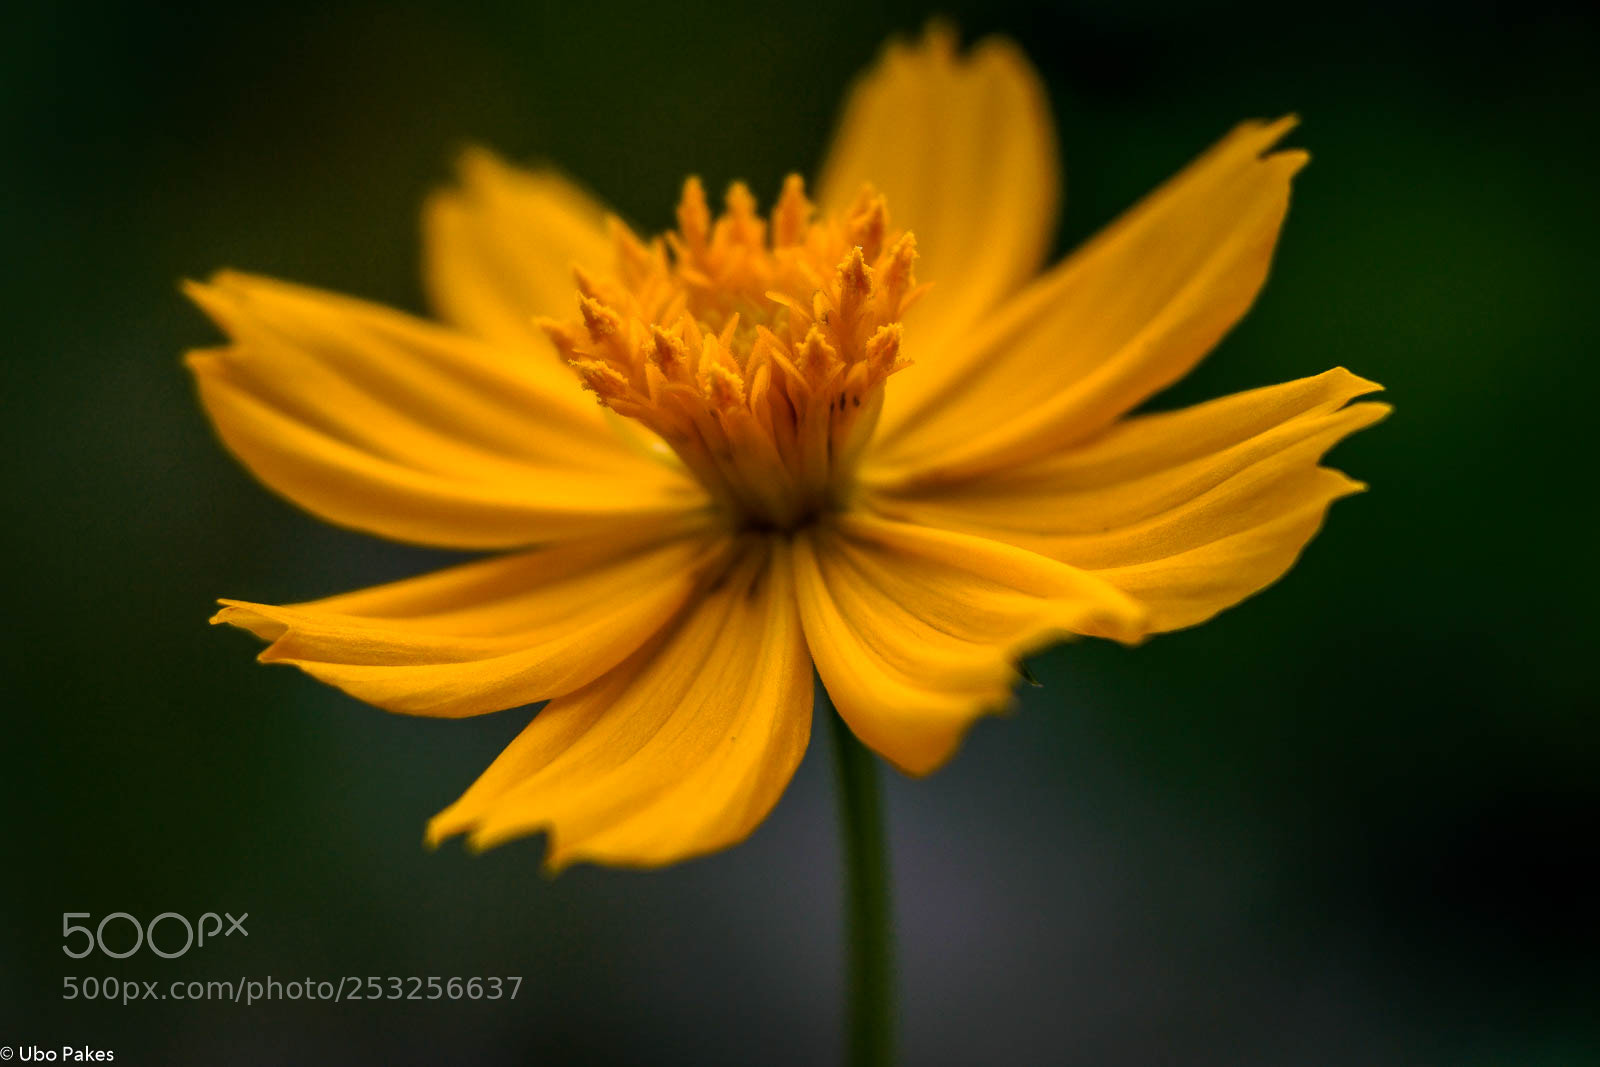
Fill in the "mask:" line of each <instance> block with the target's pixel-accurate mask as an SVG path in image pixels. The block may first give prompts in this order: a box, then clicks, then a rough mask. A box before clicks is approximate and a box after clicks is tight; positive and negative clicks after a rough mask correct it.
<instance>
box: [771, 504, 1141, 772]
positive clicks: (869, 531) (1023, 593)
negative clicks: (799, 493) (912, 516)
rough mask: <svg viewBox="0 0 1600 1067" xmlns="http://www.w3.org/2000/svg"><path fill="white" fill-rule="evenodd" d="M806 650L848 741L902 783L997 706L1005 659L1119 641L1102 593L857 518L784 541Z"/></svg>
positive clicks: (1122, 614) (975, 542) (929, 534)
mask: <svg viewBox="0 0 1600 1067" xmlns="http://www.w3.org/2000/svg"><path fill="white" fill-rule="evenodd" d="M795 560H796V567H797V582H796V588H797V590H798V592H799V597H800V617H801V619H802V620H803V621H804V624H805V631H806V642H807V644H808V645H809V647H810V649H811V655H812V658H813V659H814V660H815V661H816V664H817V672H818V673H819V674H820V675H821V676H822V681H823V684H824V685H826V686H827V687H828V694H829V696H830V697H832V698H833V702H834V706H835V707H836V708H837V709H838V711H839V714H840V715H842V716H843V717H844V720H845V722H847V723H849V725H850V728H851V729H852V730H853V731H855V733H856V736H857V737H859V738H861V740H862V741H863V742H865V743H866V744H867V745H868V746H870V747H871V748H873V749H874V750H875V751H877V752H878V753H879V754H881V755H882V756H884V757H885V758H886V759H888V760H889V761H890V762H892V763H894V764H895V765H896V766H898V767H900V768H901V769H903V770H905V771H907V772H909V773H912V774H927V773H929V772H931V771H933V770H935V769H936V768H938V767H939V766H940V765H941V764H943V763H944V762H945V760H947V759H949V758H950V756H951V755H952V754H953V753H954V752H955V749H956V746H957V745H958V744H959V743H960V740H961V737H962V735H963V734H964V733H965V732H966V730H967V728H968V727H969V726H970V725H971V724H972V723H973V722H974V721H975V720H976V719H977V718H978V717H980V716H981V715H984V714H985V713H988V712H993V711H997V710H1002V709H1004V708H1005V707H1006V706H1007V705H1008V703H1009V701H1010V698H1011V687H1012V685H1013V684H1014V683H1015V682H1016V680H1017V673H1016V669H1015V665H1016V661H1017V659H1018V657H1020V656H1022V655H1024V654H1026V653H1027V652H1029V651H1032V650H1034V649H1036V648H1038V647H1040V646H1042V645H1044V644H1047V643H1049V642H1051V641H1054V640H1058V639H1060V638H1061V637H1063V636H1067V635H1071V634H1095V635H1100V636H1109V637H1118V638H1123V639H1129V640H1131V639H1133V638H1134V637H1135V636H1136V635H1137V634H1138V633H1140V632H1142V629H1143V612H1142V609H1141V608H1140V607H1139V606H1138V605H1137V604H1136V603H1134V602H1133V601H1132V600H1131V599H1129V598H1128V597H1127V596H1125V595H1123V594H1122V593H1121V592H1119V591H1118V590H1117V589H1115V588H1114V587H1112V586H1111V585H1110V584H1108V583H1106V582H1104V581H1102V580H1100V579H1098V578H1095V577H1094V576H1092V575H1088V574H1085V573H1083V572H1082V571H1079V570H1077V569H1075V568H1073V567H1067V566H1063V565H1062V564H1060V563H1057V562H1055V561H1053V560H1049V559H1046V558H1045V557H1043V556H1040V555H1037V554H1035V553H1032V552H1028V551H1025V550H1022V549H1019V548H1016V547H1013V546H1011V545H1005V544H1001V543H999V542H997V541H991V540H986V539H984V538H979V537H972V536H968V535H965V534H957V533H950V532H948V531H942V530H934V529H929V528H927V527H922V526H916V525H909V524H905V523H897V522H889V521H886V520H883V519H876V518H870V517H866V516H842V517H840V518H838V519H837V520H836V521H835V522H834V523H833V524H832V525H831V526H823V527H818V528H814V529H812V530H808V531H806V532H804V533H802V534H801V535H800V536H799V537H798V538H797V539H796V551H795Z"/></svg>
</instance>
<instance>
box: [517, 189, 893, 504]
mask: <svg viewBox="0 0 1600 1067" xmlns="http://www.w3.org/2000/svg"><path fill="white" fill-rule="evenodd" d="M814 215H815V211H814V209H813V207H812V204H811V203H810V201H809V200H807V199H806V194H805V186H804V183H803V182H802V181H801V179H800V177H799V176H798V175H790V176H789V178H788V179H786V180H785V182H784V185H783V192H782V194H781V196H780V197H779V199H778V202H777V204H776V206H775V207H774V208H773V210H772V214H771V218H770V220H769V219H764V218H762V217H761V216H760V215H758V214H757V213H756V202H755V198H754V197H753V196H751V194H750V190H749V189H747V188H746V187H745V186H744V185H743V184H739V183H736V184H734V185H733V186H732V187H731V188H730V189H729V190H728V194H727V198H726V201H725V210H724V212H723V214H722V215H721V216H720V217H718V218H715V219H713V218H712V216H711V212H710V210H709V208H708V207H707V205H706V198H705V190H704V189H703V188H702V186H701V184H700V181H699V179H697V178H690V179H689V180H688V181H687V182H686V183H685V184H684V188H683V198H682V200H681V201H680V202H679V204H678V228H677V230H675V231H673V232H671V233H668V234H666V235H665V236H664V237H660V238H657V239H655V240H654V241H651V242H650V243H648V244H646V243H645V242H643V241H641V240H640V239H639V238H638V237H636V236H634V234H633V233H632V232H631V231H629V230H628V228H627V227H626V226H624V225H623V224H622V223H620V222H616V221H613V228H614V234H615V237H616V241H617V250H618V255H617V263H616V269H615V271H614V272H613V273H612V274H610V275H607V276H599V275H596V274H592V273H590V272H589V271H587V270H584V269H582V268H581V267H580V268H578V269H577V270H576V271H575V274H576V279H577V285H578V294H579V295H578V315H577V316H576V317H574V318H572V319H569V320H542V321H541V322H540V325H541V326H542V327H543V328H544V330H545V331H546V332H547V333H548V334H549V335H550V337H551V339H552V340H553V341H554V342H555V344H556V347H557V348H558V349H559V350H560V351H561V353H562V355H564V356H565V357H566V359H567V361H568V362H569V363H571V364H572V366H573V367H574V368H575V369H576V370H577V372H578V374H579V376H580V377H581V378H582V379H583V384H584V385H585V386H586V387H587V388H589V389H590V390H592V391H593V392H594V393H595V395H596V396H598V397H599V399H600V402H601V403H602V404H604V405H606V406H607V407H608V408H610V409H611V410H612V411H615V412H617V413H618V414H620V415H625V416H628V417H630V418H634V419H637V420H638V421H639V422H641V423H642V424H644V425H645V426H647V427H649V428H650V429H651V430H653V431H654V432H655V433H657V434H658V435H660V437H661V438H662V440H664V441H666V443H667V444H668V445H670V446H671V447H672V449H673V450H674V451H675V452H677V454H678V456H679V457H680V458H682V460H683V462H684V464H685V465H686V466H687V467H688V468H689V469H690V470H691V471H693V472H694V474H695V475H696V476H697V477H698V478H699V479H700V481H701V482H702V483H704V485H705V487H706V489H707V490H708V491H710V493H711V494H712V495H713V496H714V497H715V498H716V499H717V500H718V502H719V503H720V504H721V505H722V506H724V507H725V508H726V509H728V510H729V511H730V513H731V514H733V515H734V516H735V518H736V519H737V520H738V521H740V522H742V523H745V524H748V525H757V526H770V527H776V528H778V529H793V528H795V527H797V526H799V525H802V524H804V523H806V522H808V521H810V520H811V519H813V518H815V517H816V516H817V515H818V514H820V513H822V512H824V511H827V510H830V509H833V508H837V507H840V506H841V505H842V504H843V503H844V501H845V498H846V497H847V496H848V494H849V491H850V486H851V483H852V480H853V472H854V468H855V463H856V458H857V457H858V456H859V455H860V452H861V449H862V446H863V445H864V444H865V443H866V441H867V440H868V438H870V436H871V434H872V430H873V427H874V425H875V424H876V423H877V418H878V412H879V410H880V408H881V407H882V404H883V383H884V381H885V379H887V378H888V377H889V375H891V374H893V373H894V372H895V371H897V370H900V369H901V368H902V367H904V366H906V365H907V363H906V360H905V359H904V358H903V357H902V356H901V354H900V322H899V320H900V317H901V316H902V315H903V314H904V312H905V310H906V308H907V307H909V306H910V304H911V303H912V301H914V300H915V299H916V298H917V297H918V296H919V295H920V294H921V292H922V291H923V288H925V287H923V288H919V287H918V286H917V285H916V282H915V280H914V279H913V277H912V262H913V260H915V258H916V242H915V240H914V239H913V237H912V235H911V234H910V233H909V232H904V233H894V232H892V231H890V229H889V212H888V205H887V204H886V202H885V200H884V198H883V197H882V196H880V195H878V194H877V193H876V192H874V191H873V190H872V189H871V188H865V189H863V190H862V192H861V194H860V195H859V196H858V197H857V198H856V201H855V203H854V204H853V205H852V206H851V208H850V209H849V210H848V211H847V212H845V213H844V215H843V216H842V217H838V218H824V219H820V220H819V219H815V218H814Z"/></svg>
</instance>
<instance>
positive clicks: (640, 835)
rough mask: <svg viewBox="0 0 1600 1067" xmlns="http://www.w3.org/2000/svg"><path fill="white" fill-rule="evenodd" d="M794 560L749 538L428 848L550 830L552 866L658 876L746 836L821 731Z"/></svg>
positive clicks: (442, 817) (511, 757) (777, 545)
mask: <svg viewBox="0 0 1600 1067" xmlns="http://www.w3.org/2000/svg"><path fill="white" fill-rule="evenodd" d="M789 555H790V549H789V547H788V545H787V543H786V542H784V541H783V540H782V539H779V538H772V539H770V540H768V539H760V540H756V539H751V540H750V541H749V542H748V543H747V544H746V545H745V546H744V552H743V555H742V558H740V559H739V560H738V561H737V562H736V563H735V564H734V565H733V566H732V568H731V569H730V570H729V571H728V573H727V574H726V575H725V577H724V579H723V580H722V581H721V582H719V583H716V584H715V586H714V588H712V589H711V590H710V591H709V592H708V593H707V595H706V597H705V598H704V600H703V602H701V603H699V604H698V605H696V606H695V607H694V608H693V609H691V610H690V611H688V612H687V613H685V614H684V615H683V616H682V617H681V619H680V621H679V622H678V623H677V624H675V625H674V626H672V627H670V628H669V629H668V630H667V631H665V632H663V633H662V634H661V636H660V638H659V639H658V640H657V641H655V642H652V643H651V644H650V645H649V646H647V647H646V648H644V649H641V650H640V651H639V652H638V653H637V654H635V655H634V656H633V657H632V658H631V659H629V660H628V661H627V662H626V663H624V664H622V665H621V666H620V667H618V668H617V669H615V670H614V671H612V672H610V673H609V674H607V675H605V676H603V677H602V678H600V679H599V680H598V681H596V682H594V683H593V684H592V685H589V686H587V687H586V688H584V689H582V690H579V691H578V692H575V693H572V694H571V695H569V696H565V697H562V698H560V699H558V700H554V701H552V702H551V703H550V704H549V705H548V706H546V707H545V708H544V710H542V711H540V712H539V713H538V714H537V715H535V716H534V719H533V722H532V723H530V724H529V725H528V728H527V729H525V730H524V731H523V732H522V733H521V734H520V735H518V737H517V739H516V740H515V741H513V742H512V743H511V745H510V746H509V747H508V748H507V749H506V750H505V752H503V753H502V754H501V755H500V757H499V758H498V759H497V760H495V762H494V763H493V764H492V765H491V766H490V767H489V769H488V770H487V771H485V772H484V774H483V776H482V777H481V778H479V779H478V781H477V782H476V783H474V784H473V786H472V787H471V788H470V789H468V790H467V792H466V793H465V794H464V795H463V796H462V797H461V799H460V800H458V801H456V802H455V803H454V804H452V805H451V806H450V807H449V808H447V809H446V810H445V811H443V812H441V813H440V814H439V815H438V816H436V817H435V818H434V819H433V821H432V822H431V823H430V824H429V827H428V838H429V840H430V841H433V842H437V841H440V840H442V839H443V838H445V837H449V836H451V835H452V834H458V833H470V834H471V838H470V840H471V843H472V844H473V845H474V846H476V847H489V846H492V845H496V844H499V843H500V842H502V841H505V840H507V839H509V838H513V837H517V836H520V835H523V834H528V833H533V832H536V831H539V830H547V831H549V835H550V837H549V853H548V856H547V860H546V862H547V864H548V865H549V866H550V867H551V868H552V869H560V868H562V867H565V866H567V865H568V864H570V863H573V862H575V861H579V860H586V861H590V862H596V863H608V864H613V865H620V866H635V867H654V866H659V865H662V864H666V863H672V862H675V861H677V860H681V859H686V858H688V857H690V856H697V855H701V854H703V853H706V852H712V851H715V850H717V849H720V848H725V847H727V846H729V845H732V844H735V843H737V842H739V841H741V840H743V839H744V838H745V837H746V836H748V835H749V834H750V832H751V831H752V830H754V829H755V827H756V826H757V825H758V824H759V823H760V822H761V820H762V819H764V818H765V817H766V815H767V812H768V811H769V810H771V808H772V806H773V804H775V803H776V802H777V799H778V796H779V794H780V793H782V792H783V789H784V787H785V786H786V785H788V783H789V778H790V777H791V776H792V775H793V773H794V769H795V767H796V766H798V764H799V762H800V757H801V756H802V755H804V753H805V747H806V742H807V740H808V738H809V736H810V730H811V695H812V682H811V663H810V660H809V659H808V658H807V656H806V649H805V641H804V639H803V637H802V635H801V632H800V622H799V619H798V618H797V617H796V614H795V606H794V578H793V568H792V565H791V564H790V562H789Z"/></svg>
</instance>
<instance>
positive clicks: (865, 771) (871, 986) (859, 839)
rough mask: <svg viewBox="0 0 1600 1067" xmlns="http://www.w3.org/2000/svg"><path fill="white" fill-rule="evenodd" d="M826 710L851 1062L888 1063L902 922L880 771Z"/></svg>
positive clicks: (871, 1066) (874, 1066)
mask: <svg viewBox="0 0 1600 1067" xmlns="http://www.w3.org/2000/svg"><path fill="white" fill-rule="evenodd" d="M823 711H824V714H825V716H826V718H827V719H828V721H829V723H831V724H832V727H833V755H834V765H835V766H836V767H837V768H838V774H839V827H840V831H841V835H842V838H843V844H844V903H845V934H846V937H847V938H848V943H847V948H846V953H847V955H848V956H849V961H850V971H849V974H850V982H849V992H848V996H849V998H850V999H849V1003H848V1004H847V1005H846V1013H847V1015H848V1016H849V1027H850V1030H849V1059H848V1062H849V1063H850V1064H851V1067H886V1065H887V1064H889V1063H891V1062H893V1059H894V920H893V917H892V914H891V907H890V902H889V850H888V846H887V842H886V840H885V837H884V829H883V804H882V801H881V799H880V797H879V792H878V768H877V764H876V759H875V758H874V756H873V755H872V753H871V752H870V751H869V750H868V749H867V747H866V746H865V745H863V744H862V743H861V742H860V741H858V740H856V735H855V734H853V733H851V732H850V727H848V726H846V725H845V722H844V720H843V719H841V718H840V717H839V714H838V713H837V712H836V711H834V710H833V708H832V707H831V706H826V705H825V706H824V708H823Z"/></svg>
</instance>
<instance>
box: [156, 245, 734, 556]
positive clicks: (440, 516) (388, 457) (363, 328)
mask: <svg viewBox="0 0 1600 1067" xmlns="http://www.w3.org/2000/svg"><path fill="white" fill-rule="evenodd" d="M188 291H189V293H190V295H191V296H192V297H193V298H194V299H195V300H196V302H198V303H199V304H200V305H201V307H202V308H204V309H205V311H206V312H207V313H208V314H209V315H211V317H212V318H213V319H215V320H216V322H217V323H218V325H219V326H221V327H222V328H223V330H224V331H226V332H227V333H228V334H229V336H230V338H231V341H232V343H231V344H230V345H229V346H228V347H226V348H219V349H212V350H208V351H202V352H194V353H191V354H190V356H189V359H188V363H189V366H190V368H191V369H192V370H193V371H194V373H195V377H196V379H197V381H198V383H199V387H200V397H201V400H202V402H203V403H204V405H205V408H206V411H207V413H208V414H209V415H210V416H211V419H212V422H213V423H214V424H215V426H216V428H217V432H218V433H219V434H220V435H221V437H222V439H223V441H224V443H226V444H227V446H228V447H229V449H230V450H231V451H232V452H233V453H234V454H235V455H236V456H237V457H238V458H239V459H240V460H241V461H242V462H243V463H244V464H245V465H246V466H247V467H249V468H250V470H251V471H252V472H253V473H254V474H255V475H256V476H257V477H258V478H260V479H261V480H262V481H263V482H265V483H266V484H267V485H268V486H269V487H271V488H272V489H274V490H276V491H277V492H279V493H282V494H283V495H284V496H286V497H288V498H289V499H290V500H293V501H294V502H295V503H297V504H299V505H300V506H302V507H304V508H306V509H307V510H308V511H311V512H313V513H315V514H316V515H318V516H320V517H322V518H324V519H327V520H328V521H330V522H334V523H338V524H340V525H343V526H351V527H354V528H356V529H360V530H365V531H368V532H370V533H376V534H380V535H382V536H385V537H391V538H395V539H397V540H402V541H414V542H419V543H423V544H432V545H441V546H446V547H454V548H502V547H513V546H522V545H528V544H534V543H538V542H544V541H552V540H559V539H562V538H569V537H577V536H586V535H589V534H594V533H599V532H603V531H606V530H609V529H612V528H615V527H616V526H617V525H618V524H631V523H638V522H661V523H663V524H667V523H670V522H675V521H677V517H679V516H682V515H684V514H685V513H687V512H690V511H693V510H694V509H697V508H700V507H703V506H704V501H705V497H704V494H703V493H702V492H701V491H700V490H699V488H698V487H697V486H696V485H695V483H694V482H693V481H692V480H691V479H690V478H689V477H688V476H687V475H686V474H684V473H683V472H682V471H681V469H677V468H675V467H674V466H669V465H668V464H667V463H665V462H662V461H660V460H659V459H656V458H652V457H651V456H649V455H647V454H646V453H644V452H643V451H641V450H640V449H638V448H637V447H635V446H630V445H629V444H627V443H626V442H625V441H624V439H623V438H621V437H619V436H618V435H616V434H615V433H613V432H612V431H611V429H610V428H609V427H608V424H607V423H606V422H605V420H604V419H603V418H602V417H601V415H600V413H599V410H598V408H597V407H596V405H595V404H594V403H593V401H592V400H591V399H590V398H588V397H586V396H585V395H584V394H583V392H582V390H581V389H580V387H579V385H578V382H577V380H576V377H575V376H574V375H573V374H572V373H571V372H570V370H569V368H567V367H565V366H562V365H561V364H560V363H559V362H558V361H557V360H556V359H555V358H554V357H551V358H550V359H549V361H548V362H544V361H541V360H538V359H533V358H525V357H518V356H513V355H509V354H507V353H504V352H497V351H494V350H492V349H488V348H486V347H484V346H483V345H481V344H480V343H478V342H474V341H471V340H469V339H466V338H464V337H462V336H460V335H458V334H455V333H453V332H452V331H449V330H446V329H442V328H440V327H436V326H432V325H430V324H428V323H425V322H422V321H420V320H418V319H414V318H411V317H409V316H406V315H403V314H400V313H399V312H395V311H390V310H388V309H385V308H381V307H378V306H376V305H372V304H367V303H363V302H361V301H357V300H352V299H349V298H345V297H338V296H333V295H331V294H326V293H321V292H317V291H316V290H312V289H302V288H299V287H296V286H290V285H287V284H284V283H282V282H275V281H270V280H267V279H262V278H254V277H250V276H247V275H241V274H234V273H223V274H220V275H218V276H217V277H216V278H215V279H214V280H213V281H212V283H211V284H208V285H199V284H194V285H190V286H189V287H188Z"/></svg>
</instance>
